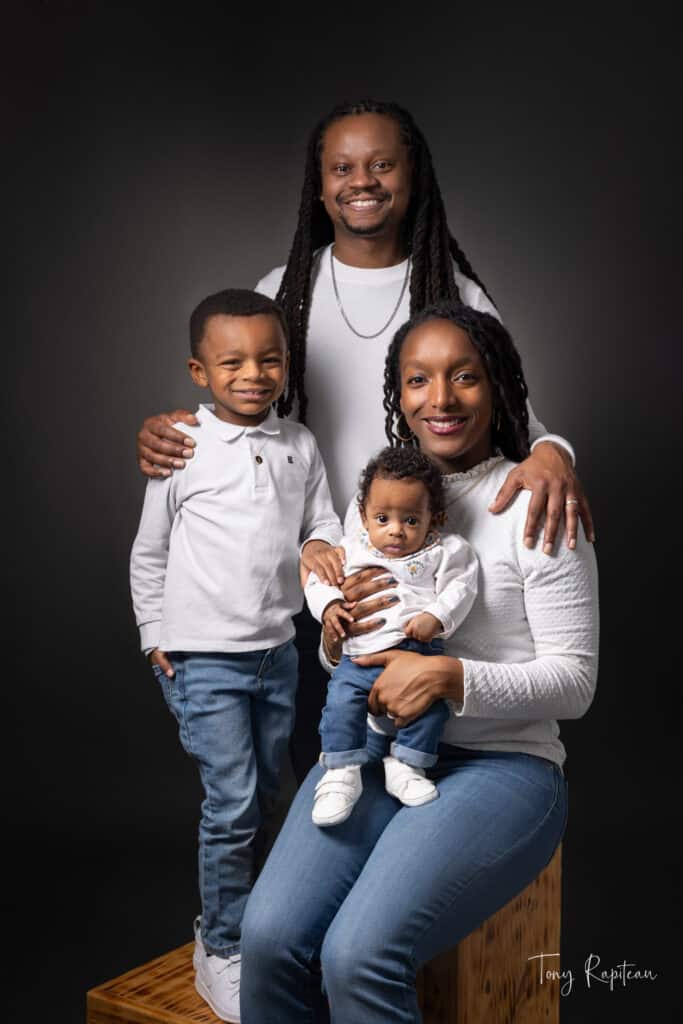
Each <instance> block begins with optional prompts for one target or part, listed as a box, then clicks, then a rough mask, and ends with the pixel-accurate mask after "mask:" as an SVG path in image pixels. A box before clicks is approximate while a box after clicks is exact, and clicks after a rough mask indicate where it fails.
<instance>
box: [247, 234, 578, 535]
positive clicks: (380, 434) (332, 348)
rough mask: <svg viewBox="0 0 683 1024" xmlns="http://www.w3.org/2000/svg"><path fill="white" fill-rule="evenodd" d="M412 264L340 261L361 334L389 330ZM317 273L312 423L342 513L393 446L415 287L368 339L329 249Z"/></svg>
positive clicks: (461, 283)
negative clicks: (396, 385)
mask: <svg viewBox="0 0 683 1024" xmlns="http://www.w3.org/2000/svg"><path fill="white" fill-rule="evenodd" d="M333 259H334V257H333ZM407 262H408V261H407V260H404V261H403V262H402V263H398V264H396V265H395V266H393V267H381V268H379V269H374V268H373V269H366V268H363V267H350V266H348V265H347V264H346V263H340V262H339V260H337V259H335V260H334V273H335V278H336V281H337V288H338V291H339V294H340V298H341V302H342V305H343V307H344V312H345V313H346V316H347V317H348V319H349V320H350V321H351V323H352V324H353V326H354V327H355V329H356V330H357V331H360V332H361V333H362V334H374V332H375V331H377V330H379V329H380V328H381V327H382V325H383V324H386V322H387V319H388V317H389V315H390V314H391V311H392V309H393V308H394V307H395V305H396V303H397V301H398V298H399V295H400V294H401V288H402V287H403V282H404V280H405V276H406V269H407ZM284 269H285V268H284V267H276V268H275V270H271V272H270V273H269V274H266V276H265V277H263V278H261V280H260V281H259V282H258V284H257V285H256V291H257V292H261V293H262V294H263V295H268V296H269V297H270V298H275V295H276V294H277V290H278V288H279V286H280V281H281V280H282V275H283V273H284ZM454 272H455V280H456V284H457V285H458V289H459V290H460V298H461V300H462V302H463V303H465V304H466V305H468V306H472V307H473V308H474V309H478V310H481V311H482V312H485V313H491V314H493V315H494V316H496V317H498V312H497V310H496V309H495V307H494V306H493V305H492V303H491V302H490V300H489V299H488V298H487V296H486V295H485V294H484V292H483V291H482V289H481V288H480V287H479V285H477V284H475V283H474V281H471V280H470V279H469V278H467V277H463V275H462V274H461V273H460V271H459V270H458V269H457V267H454ZM313 273H314V274H315V279H314V282H313V294H312V300H311V310H310V317H309V324H308V336H307V343H306V394H307V396H308V413H307V417H306V421H307V426H308V427H309V429H310V430H311V431H312V432H313V434H314V436H315V439H316V441H317V442H318V447H319V448H320V452H321V454H322V457H323V460H324V462H325V467H326V469H327V477H328V481H329V484H330V490H331V492H332V499H333V501H334V505H335V508H336V509H337V511H338V512H339V514H340V515H341V514H343V512H344V510H345V509H346V507H347V505H348V503H349V501H350V499H351V497H352V495H354V494H355V493H356V491H357V489H358V477H359V475H360V472H361V470H362V469H363V468H364V466H365V464H366V463H367V461H368V459H369V458H370V457H371V456H372V455H374V454H376V453H377V452H378V451H379V450H380V449H381V448H383V447H384V446H385V445H386V444H388V441H387V438H386V434H385V432H384V418H385V413H384V409H383V407H382V395H383V382H384V361H385V358H386V354H387V349H388V347H389V344H390V343H391V340H392V338H393V336H394V334H395V333H396V331H397V330H398V328H399V327H400V326H401V324H404V323H405V322H406V320H408V319H409V318H410V288H409V287H406V289H405V291H404V294H403V298H402V299H401V304H400V306H399V307H398V309H397V310H396V314H395V315H394V316H393V317H392V319H391V322H390V323H389V324H388V325H387V326H386V327H385V329H384V330H383V331H382V333H381V334H380V335H378V337H376V338H372V339H369V340H365V339H363V338H359V337H358V336H357V335H356V334H354V333H353V331H352V330H351V329H350V328H349V327H348V326H347V324H346V322H345V321H344V318H343V317H342V315H341V312H340V311H339V307H338V305H337V300H336V297H335V294H334V287H333V283H332V273H331V270H330V246H327V247H325V248H324V249H322V250H321V251H320V253H319V258H317V259H316V260H315V262H314V271H313ZM498 318H499V319H500V317H498ZM529 435H530V439H531V441H535V440H537V439H538V438H539V437H542V436H544V435H546V429H545V427H544V426H543V424H542V423H539V421H538V420H537V419H536V417H535V416H534V414H533V412H532V410H531V407H529ZM553 439H555V440H558V439H557V438H553ZM567 447H569V446H568V445H567Z"/></svg>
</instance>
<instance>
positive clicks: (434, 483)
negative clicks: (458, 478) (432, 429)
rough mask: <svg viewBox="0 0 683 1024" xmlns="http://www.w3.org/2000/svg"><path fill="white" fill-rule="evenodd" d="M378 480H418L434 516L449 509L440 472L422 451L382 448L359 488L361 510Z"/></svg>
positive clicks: (365, 473) (370, 464)
mask: <svg viewBox="0 0 683 1024" xmlns="http://www.w3.org/2000/svg"><path fill="white" fill-rule="evenodd" d="M377 477H381V478H382V479H383V480H419V481H420V483H423V484H424V485H425V487H426V489H427V493H428V495H429V511H430V512H431V513H432V516H433V517H434V518H439V517H441V516H442V515H443V513H444V512H445V510H446V493H445V491H444V486H443V478H442V476H441V471H440V470H439V469H438V468H437V467H436V466H435V465H434V463H433V462H431V460H430V459H428V458H427V456H426V455H423V453H422V452H421V451H420V450H419V448H383V449H382V451H381V452H379V453H378V454H377V455H375V457H374V458H372V459H370V461H369V462H368V464H367V466H366V467H365V469H364V470H363V472H362V474H361V478H360V482H359V485H358V487H359V491H358V506H359V508H360V509H361V510H362V509H364V508H365V503H366V502H367V500H368V494H369V492H370V485H371V483H372V481H373V480H375V479H376V478H377Z"/></svg>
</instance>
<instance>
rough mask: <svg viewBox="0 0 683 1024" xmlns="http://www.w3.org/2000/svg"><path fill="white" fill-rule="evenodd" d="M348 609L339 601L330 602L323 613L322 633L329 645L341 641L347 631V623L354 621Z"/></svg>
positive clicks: (347, 606)
mask: <svg viewBox="0 0 683 1024" xmlns="http://www.w3.org/2000/svg"><path fill="white" fill-rule="evenodd" d="M349 607H350V605H347V604H342V602H341V601H331V602H330V603H329V604H328V606H327V608H326V609H325V611H324V612H323V632H324V633H325V638H326V640H329V641H330V643H332V642H334V641H339V640H343V639H344V637H345V636H346V632H347V629H348V627H347V625H346V624H347V622H354V621H355V620H354V618H353V615H352V614H351V612H350V611H348V608H349Z"/></svg>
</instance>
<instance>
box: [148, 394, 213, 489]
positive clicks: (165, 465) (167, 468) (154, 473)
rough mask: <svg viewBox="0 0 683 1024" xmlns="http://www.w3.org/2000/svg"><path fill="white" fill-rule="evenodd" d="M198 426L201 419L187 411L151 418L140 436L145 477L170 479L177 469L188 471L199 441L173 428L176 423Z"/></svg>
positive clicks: (162, 414) (177, 410) (179, 410)
mask: <svg viewBox="0 0 683 1024" xmlns="http://www.w3.org/2000/svg"><path fill="white" fill-rule="evenodd" d="M178 422H181V423H187V425H188V426H198V424H199V420H198V419H197V417H196V416H195V414H194V413H192V412H189V411H188V410H187V409H176V410H175V412H162V413H159V415H158V416H149V417H148V418H147V419H146V420H145V422H144V423H143V424H142V427H141V428H140V431H139V433H138V442H137V456H138V466H139V467H140V470H141V472H142V473H144V474H145V476H151V477H167V476H170V475H171V473H172V472H173V470H174V469H184V468H185V460H186V459H191V458H192V456H193V454H194V452H193V451H192V449H193V448H194V446H195V442H194V440H193V439H192V438H191V437H187V435H186V434H182V433H181V432H180V431H179V430H176V429H175V427H174V426H173V424H174V423H178Z"/></svg>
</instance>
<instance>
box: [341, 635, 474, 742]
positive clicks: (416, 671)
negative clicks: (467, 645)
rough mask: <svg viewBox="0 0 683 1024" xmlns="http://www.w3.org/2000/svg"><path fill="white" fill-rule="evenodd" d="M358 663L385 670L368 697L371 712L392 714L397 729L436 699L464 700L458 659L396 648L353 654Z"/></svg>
mask: <svg viewBox="0 0 683 1024" xmlns="http://www.w3.org/2000/svg"><path fill="white" fill-rule="evenodd" d="M353 661H354V662H356V663H357V664H358V665H364V666H372V665H374V666H376V667H377V666H379V667H382V668H383V669H384V671H383V672H381V673H380V675H379V676H378V677H377V679H376V680H375V683H374V686H373V687H372V689H371V690H370V695H369V697H368V710H369V712H370V714H371V715H380V716H381V715H390V716H391V718H393V719H394V723H395V725H396V728H397V729H401V728H402V727H403V726H404V725H408V724H409V723H410V722H412V721H413V720H414V719H415V718H417V717H418V716H419V715H422V714H424V712H425V711H426V710H427V708H428V707H430V706H431V705H432V704H433V703H434V701H435V700H440V699H442V698H445V697H448V698H450V699H452V700H462V672H461V670H460V674H459V669H458V666H459V665H460V662H458V661H457V659H456V658H448V657H446V656H445V655H433V656H427V655H425V654H416V653H415V652H414V651H399V650H397V649H396V648H395V647H394V648H392V649H391V650H389V651H379V652H378V653H377V654H363V655H358V657H354V658H353Z"/></svg>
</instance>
